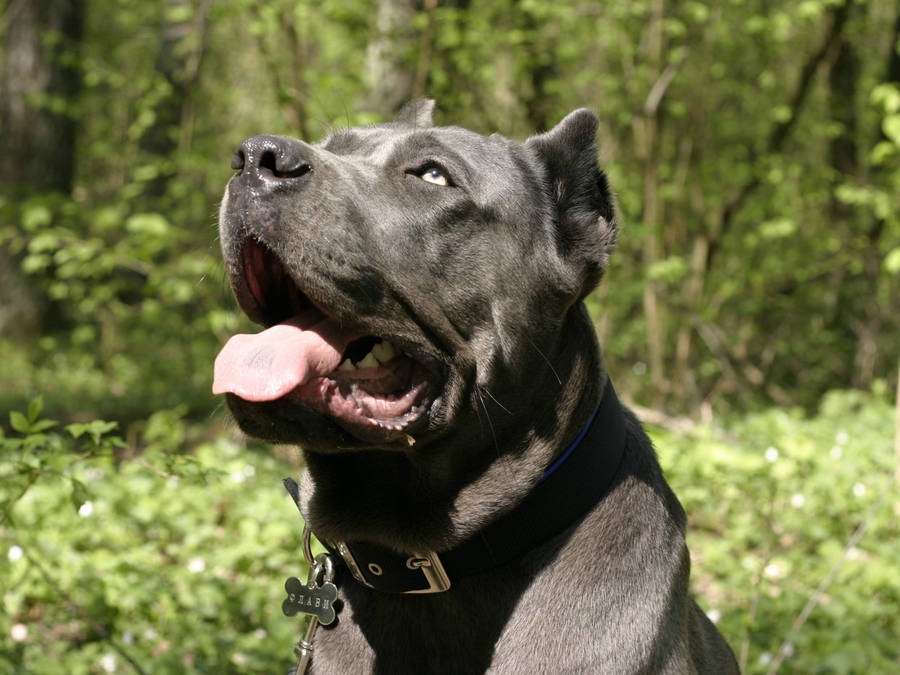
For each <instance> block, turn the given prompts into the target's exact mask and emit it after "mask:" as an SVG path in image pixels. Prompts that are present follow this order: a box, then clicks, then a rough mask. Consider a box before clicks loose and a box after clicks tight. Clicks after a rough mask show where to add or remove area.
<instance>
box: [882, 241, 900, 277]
mask: <svg viewBox="0 0 900 675" xmlns="http://www.w3.org/2000/svg"><path fill="white" fill-rule="evenodd" d="M884 269H885V271H886V272H888V274H900V247H898V248H895V249H894V250H893V251H891V252H890V253H888V254H887V255H886V256H885V257H884Z"/></svg>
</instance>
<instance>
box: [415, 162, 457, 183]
mask: <svg viewBox="0 0 900 675" xmlns="http://www.w3.org/2000/svg"><path fill="white" fill-rule="evenodd" d="M419 178H421V179H422V180H424V181H425V182H426V183H434V184H435V185H450V179H449V178H447V174H445V173H444V172H443V171H441V169H439V168H438V167H436V166H430V167H428V168H427V169H425V170H424V171H423V172H422V173H420V174H419Z"/></svg>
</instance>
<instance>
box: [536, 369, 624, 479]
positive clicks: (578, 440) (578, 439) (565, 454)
mask: <svg viewBox="0 0 900 675" xmlns="http://www.w3.org/2000/svg"><path fill="white" fill-rule="evenodd" d="M606 386H611V385H610V384H609V383H607V385H606ZM599 410H600V406H599V405H598V406H597V407H596V408H594V412H593V414H592V415H591V419H589V420H588V423H587V424H585V425H584V428H583V429H582V430H581V431H580V432H579V434H578V435H577V436H576V437H575V440H574V441H572V443H571V445H569V447H568V448H566V449H565V451H564V452H563V454H561V455H560V456H559V457H557V458H556V460H555V461H554V462H553V464H551V465H550V468H548V469H547V470H546V471H545V472H544V475H543V476H541V477H540V479H539V480H538V482H537V483H536V485H540V484H541V483H543V482H544V481H545V480H547V479H548V478H550V476H551V475H552V474H553V472H554V471H556V470H557V469H558V468H559V467H561V466H562V464H563V462H565V461H566V460H567V459H568V458H569V455H571V454H572V453H573V452H574V451H575V448H577V447H578V446H579V445H580V444H581V441H583V440H584V437H585V436H587V432H588V431H590V429H591V425H592V424H593V423H594V420H595V419H596V417H597V412H598V411H599Z"/></svg>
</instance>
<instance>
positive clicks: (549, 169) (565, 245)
mask: <svg viewBox="0 0 900 675" xmlns="http://www.w3.org/2000/svg"><path fill="white" fill-rule="evenodd" d="M596 133H597V115H596V114H595V113H594V112H593V111H592V110H588V109H587V108H580V109H578V110H575V111H573V112H571V113H569V114H568V115H566V116H565V118H563V120H562V121H561V122H560V123H559V124H557V125H556V126H555V127H553V128H552V129H551V130H550V131H548V132H546V133H543V134H539V135H537V136H532V137H531V138H529V139H528V140H527V141H526V142H525V146H526V147H527V148H529V149H531V150H532V152H534V154H535V156H536V157H537V159H538V160H539V161H540V162H541V164H542V165H543V167H544V170H545V172H546V174H545V175H546V181H547V185H548V187H549V189H550V192H551V198H552V199H553V200H554V202H555V206H556V210H557V225H558V230H557V246H558V247H559V251H560V254H561V255H562V256H563V257H564V258H566V259H567V260H570V261H571V262H572V263H573V264H574V265H576V266H577V267H578V268H580V271H581V274H582V279H581V281H582V283H581V292H580V295H579V299H581V298H583V297H584V296H585V295H587V294H588V293H590V292H591V290H592V289H593V288H594V286H596V285H597V282H599V281H600V277H602V276H603V272H604V270H605V269H606V266H607V263H608V262H609V254H610V253H611V252H612V249H613V248H614V247H615V244H616V233H617V232H618V225H617V223H616V215H615V206H614V205H613V199H612V195H611V194H610V191H609V183H608V182H607V180H606V175H605V174H604V173H603V172H602V171H601V170H600V168H599V166H598V165H597V148H596V146H595V145H594V136H595V135H596Z"/></svg>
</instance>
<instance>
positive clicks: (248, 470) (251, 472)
mask: <svg viewBox="0 0 900 675" xmlns="http://www.w3.org/2000/svg"><path fill="white" fill-rule="evenodd" d="M244 475H245V476H246V477H247V478H253V476H255V475H256V467H255V466H253V465H252V464H248V465H247V466H245V467H244Z"/></svg>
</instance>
